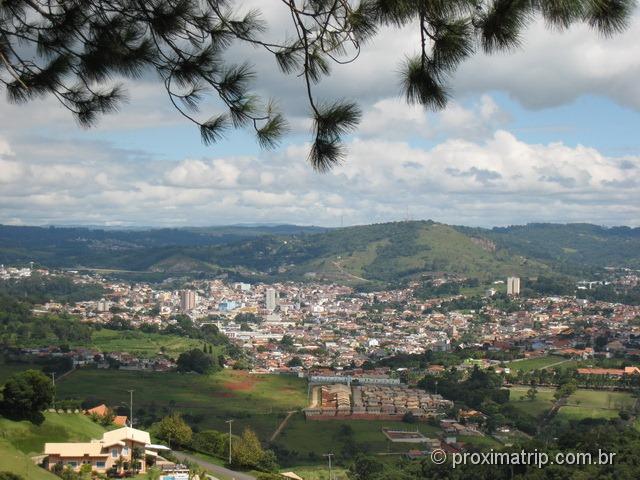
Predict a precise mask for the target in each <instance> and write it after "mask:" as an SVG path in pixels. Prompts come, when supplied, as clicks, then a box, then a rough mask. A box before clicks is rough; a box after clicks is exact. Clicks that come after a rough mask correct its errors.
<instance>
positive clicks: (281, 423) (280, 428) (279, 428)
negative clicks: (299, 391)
mask: <svg viewBox="0 0 640 480" xmlns="http://www.w3.org/2000/svg"><path fill="white" fill-rule="evenodd" d="M296 412H297V410H291V411H290V412H287V416H286V417H284V420H282V422H280V425H278V428H276V431H275V432H273V435H271V438H270V439H269V442H273V441H274V440H275V439H276V438H278V435H280V432H282V430H283V429H284V427H286V426H287V422H288V421H289V419H290V418H291V417H292V416H293V414H294V413H296Z"/></svg>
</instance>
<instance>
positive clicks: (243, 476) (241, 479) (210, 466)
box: [173, 452, 256, 480]
mask: <svg viewBox="0 0 640 480" xmlns="http://www.w3.org/2000/svg"><path fill="white" fill-rule="evenodd" d="M173 453H174V454H175V456H176V457H177V458H178V460H181V461H185V460H186V461H188V462H192V463H197V464H198V465H200V466H201V467H202V468H204V469H205V470H209V471H210V472H211V473H212V474H213V475H216V474H218V475H221V476H223V477H224V478H225V479H226V478H232V479H233V480H256V477H254V476H253V475H249V474H248V473H244V472H235V471H233V470H229V469H228V468H225V467H221V466H220V465H216V464H214V463H210V462H207V461H206V460H201V459H200V458H198V457H194V456H193V455H189V454H188V453H184V452H173Z"/></svg>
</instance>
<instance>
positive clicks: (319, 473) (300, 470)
mask: <svg viewBox="0 0 640 480" xmlns="http://www.w3.org/2000/svg"><path fill="white" fill-rule="evenodd" d="M285 472H293V473H295V474H296V475H298V476H300V477H302V478H304V480H329V466H328V464H327V466H326V467H304V466H301V467H295V468H290V469H284V470H282V473H285ZM332 474H333V478H334V479H335V480H349V477H348V475H347V471H346V470H345V469H344V468H340V467H334V468H333V469H332Z"/></svg>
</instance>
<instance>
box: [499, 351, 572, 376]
mask: <svg viewBox="0 0 640 480" xmlns="http://www.w3.org/2000/svg"><path fill="white" fill-rule="evenodd" d="M575 365H576V363H575V361H573V360H571V359H568V358H564V357H561V356H559V355H548V356H545V357H536V358H527V359H525V360H514V361H512V362H509V363H508V364H507V367H509V368H510V369H511V370H522V371H523V372H530V371H531V370H540V369H544V368H556V367H557V368H572V367H575Z"/></svg>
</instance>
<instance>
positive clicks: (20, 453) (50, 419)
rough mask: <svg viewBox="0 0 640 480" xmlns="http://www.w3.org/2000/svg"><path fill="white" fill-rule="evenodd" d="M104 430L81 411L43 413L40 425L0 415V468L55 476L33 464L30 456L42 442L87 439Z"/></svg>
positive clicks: (44, 479)
mask: <svg viewBox="0 0 640 480" xmlns="http://www.w3.org/2000/svg"><path fill="white" fill-rule="evenodd" d="M104 431H105V429H104V428H102V427H101V426H100V425H98V424H96V423H94V422H92V421H91V420H90V419H89V418H88V417H86V416H84V415H76V414H58V413H46V414H45V420H44V422H42V424H40V425H34V424H32V423H30V422H27V421H22V422H14V421H11V420H7V419H5V418H1V417H0V471H10V472H13V473H18V474H20V475H23V476H24V477H25V478H27V479H35V480H40V479H42V480H49V479H51V480H53V479H55V478H58V477H55V476H54V475H52V474H50V473H48V472H46V471H45V470H43V469H41V468H39V467H37V466H36V465H34V463H33V462H32V460H31V458H30V457H31V456H33V455H37V454H40V453H42V452H43V450H44V444H45V442H74V441H78V442H80V441H88V440H91V439H92V438H100V437H102V434H103V433H104Z"/></svg>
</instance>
